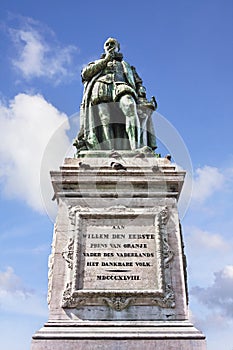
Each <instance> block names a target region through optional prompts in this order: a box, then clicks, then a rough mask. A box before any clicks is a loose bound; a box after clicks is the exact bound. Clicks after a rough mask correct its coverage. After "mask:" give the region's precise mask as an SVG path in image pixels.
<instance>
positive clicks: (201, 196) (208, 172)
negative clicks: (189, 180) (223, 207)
mask: <svg viewBox="0 0 233 350" xmlns="http://www.w3.org/2000/svg"><path fill="white" fill-rule="evenodd" d="M223 182H224V175H223V174H222V173H221V172H220V171H219V169H218V168H215V167H211V166H207V165H205V166H204V167H203V168H198V169H197V170H196V171H195V176H194V182H193V192H192V198H193V199H194V200H196V201H198V202H203V201H205V200H206V199H207V198H209V197H210V196H211V195H213V194H214V192H215V191H218V190H220V189H221V188H222V185H223Z"/></svg>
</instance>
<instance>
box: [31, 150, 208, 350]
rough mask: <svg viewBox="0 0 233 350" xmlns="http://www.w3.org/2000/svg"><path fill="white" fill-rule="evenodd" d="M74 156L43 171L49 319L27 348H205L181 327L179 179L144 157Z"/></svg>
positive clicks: (164, 164)
mask: <svg viewBox="0 0 233 350" xmlns="http://www.w3.org/2000/svg"><path fill="white" fill-rule="evenodd" d="M80 156H81V157H82V156H83V157H84V158H79V159H66V160H65V163H64V165H63V166H62V167H61V168H60V171H53V172H52V173H51V176H52V184H53V187H54V192H55V195H56V198H57V201H58V216H57V221H56V224H55V229H54V237H53V244H52V253H51V255H50V259H49V287H48V301H49V307H50V312H49V320H48V322H47V323H46V324H45V325H44V327H43V328H42V329H41V330H39V331H38V332H37V333H36V334H35V335H34V336H33V341H32V348H31V349H32V350H42V349H48V350H53V349H56V350H59V349H62V350H68V349H69V350H73V349H75V350H83V349H85V350H97V349H102V350H103V349H108V350H116V349H121V350H122V349H123V350H129V349H132V350H137V349H142V348H143V347H144V348H145V349H147V350H150V349H153V350H157V349H159V350H168V349H169V350H170V349H177V350H194V349H195V350H205V349H206V345H205V337H204V335H203V334H202V333H201V332H199V331H198V330H197V329H195V328H194V327H193V325H192V324H190V323H189V321H188V308H187V285H186V265H185V256H184V252H183V244H182V234H181V230H180V224H179V217H178V211H177V201H178V198H179V194H180V192H181V188H182V184H183V181H184V177H185V172H183V171H178V170H177V168H176V166H175V165H174V164H172V163H170V161H169V160H167V159H163V158H161V159H158V158H155V157H154V156H152V154H150V153H149V154H141V155H140V154H137V153H133V152H132V151H131V152H127V151H121V152H119V153H118V154H113V153H111V152H110V151H106V152H104V153H103V152H102V151H95V152H88V153H85V152H83V153H81V155H80ZM112 156H113V158H112ZM80 161H82V163H81V164H80ZM113 163H120V164H121V165H123V169H118V170H117V168H119V165H118V166H116V167H114V164H113Z"/></svg>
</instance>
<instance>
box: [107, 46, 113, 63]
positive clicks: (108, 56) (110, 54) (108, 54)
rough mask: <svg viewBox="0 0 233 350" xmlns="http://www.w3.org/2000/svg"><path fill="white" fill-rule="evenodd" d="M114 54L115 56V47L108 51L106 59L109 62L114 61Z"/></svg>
mask: <svg viewBox="0 0 233 350" xmlns="http://www.w3.org/2000/svg"><path fill="white" fill-rule="evenodd" d="M114 54H115V48H114V47H112V48H109V50H108V51H107V53H106V59H107V60H108V61H110V60H112V59H113V57H114Z"/></svg>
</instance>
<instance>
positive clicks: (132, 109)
mask: <svg viewBox="0 0 233 350" xmlns="http://www.w3.org/2000/svg"><path fill="white" fill-rule="evenodd" d="M104 50H105V53H104V54H102V56H101V58H100V59H99V60H96V61H94V62H91V63H89V64H88V65H87V66H86V67H85V68H84V69H83V70H82V73H81V76H82V81H83V84H84V94H83V100H82V104H81V109H80V132H79V134H78V136H77V139H76V140H75V142H74V145H75V146H76V147H77V150H78V152H79V151H80V150H84V149H87V150H98V149H106V150H111V149H129V150H135V149H138V148H141V147H143V146H148V147H150V148H151V149H153V150H154V149H155V148H156V140H155V135H154V129H153V123H152V120H151V115H152V113H153V111H154V110H155V109H156V107H157V104H156V101H155V99H154V97H153V98H152V99H151V101H148V100H147V98H146V92H145V88H144V87H143V85H142V79H141V78H140V77H139V75H138V74H137V72H136V69H135V68H134V67H133V66H130V65H129V63H127V62H126V61H124V60H123V55H122V54H121V53H120V52H119V50H120V44H119V43H118V41H117V40H116V39H114V38H109V39H107V40H106V42H105V44H104Z"/></svg>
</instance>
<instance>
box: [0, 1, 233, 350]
mask: <svg viewBox="0 0 233 350" xmlns="http://www.w3.org/2000/svg"><path fill="white" fill-rule="evenodd" d="M232 33H233V3H232V1H230V0H224V1H222V0H221V1H220V0H196V1H190V0H176V1H173V0H163V1H161V0H160V1H158V0H148V1H147V0H145V1H144V2H136V1H130V0H128V1H127V0H125V1H122V0H119V1H117V2H114V3H111V2H109V1H105V0H101V1H99V2H95V1H82V2H81V1H79V2H77V1H74V0H70V1H62V0H61V1H59V2H57V1H56V2H55V1H44V0H41V1H40V2H39V3H37V2H32V1H25V0H21V1H16V0H10V1H9V0H8V1H6V0H2V1H1V12H0V49H1V56H0V136H1V143H0V157H1V162H0V186H1V192H0V195H1V198H0V204H1V214H0V215H1V220H0V246H1V255H0V333H1V341H0V342H1V348H4V350H25V349H29V348H30V338H31V336H32V334H33V333H34V332H35V331H36V330H37V329H39V328H40V327H41V326H42V325H43V323H44V322H46V320H47V314H48V312H47V305H46V293H47V259H48V255H49V253H50V245H51V240H52V231H53V223H52V221H51V217H52V216H53V211H54V208H53V207H52V206H51V203H50V198H51V197H49V196H47V197H46V194H45V192H46V190H45V189H44V188H45V186H46V181H47V177H46V169H56V168H57V167H58V166H59V164H61V162H62V159H63V158H64V155H65V153H66V152H67V150H68V149H69V146H70V142H71V141H70V140H71V139H72V137H73V136H74V135H75V134H76V132H77V131H78V130H77V128H78V126H77V125H78V122H77V118H76V117H73V118H72V117H71V116H73V115H75V114H76V113H77V112H78V110H79V105H80V101H81V96H82V84H81V79H80V71H81V69H82V67H83V65H85V64H86V63H88V62H90V61H92V60H93V59H96V58H98V57H99V56H100V54H101V53H102V47H103V43H104V41H105V39H106V38H107V37H109V36H113V37H116V38H117V39H118V40H119V42H120V43H121V51H122V52H123V54H124V57H125V60H127V61H128V62H130V63H131V64H132V65H134V66H135V67H136V68H137V71H138V72H139V74H140V76H141V77H142V78H143V81H144V85H145V86H146V88H147V94H148V96H151V95H155V96H156V99H157V101H158V112H159V113H160V114H161V115H162V116H163V117H164V118H166V120H167V121H168V124H169V123H171V124H172V128H173V129H174V130H176V131H177V132H178V133H179V135H180V138H181V139H183V142H184V144H185V145H186V147H187V149H188V153H189V155H190V158H191V162H192V167H193V192H192V199H191V202H190V205H189V208H188V210H187V211H186V213H185V215H184V217H183V219H182V225H183V234H184V240H185V245H186V254H187V259H188V273H189V290H190V309H191V318H192V320H193V322H194V323H195V324H196V326H197V327H199V328H200V329H202V330H203V332H204V333H205V334H206V335H207V344H208V350H219V348H222V349H224V350H232V348H233V333H232V326H233V297H232V290H233V260H232V251H233V238H232V228H233V218H232V212H233V204H232V203H233V201H232V194H233V147H232V146H233V142H232V130H233V125H232V124H233V118H232V116H233V99H232V93H233V45H232ZM156 119H157V120H158V124H159V120H160V119H159V116H158V117H157V118H156V116H155V128H156ZM157 130H158V132H159V125H157ZM51 140H52V142H51ZM168 143H169V142H168ZM54 145H56V146H55V147H54ZM169 145H170V143H169ZM169 145H168V147H167V148H168V150H169V152H170V153H171V154H172V155H173V158H176V157H174V155H176V153H177V149H176V146H174V145H173V146H171V147H169ZM159 146H160V148H159V150H158V151H161V153H162V154H163V153H164V152H165V151H164V140H163V139H162V137H161V138H160V140H159ZM166 146H167V144H166ZM46 149H49V150H50V151H51V152H50V153H49V156H48V158H46V159H45V157H43V155H44V154H46V152H45V151H46ZM175 160H176V159H175ZM179 160H180V158H179ZM181 163H182V161H181ZM181 165H182V166H185V162H184V164H181ZM40 174H42V178H41V177H40ZM43 176H44V177H43ZM44 181H45V182H44ZM41 192H42V199H43V200H42V199H41ZM44 202H45V206H44ZM12 329H14V333H12ZM12 334H14V337H13V336H12Z"/></svg>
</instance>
